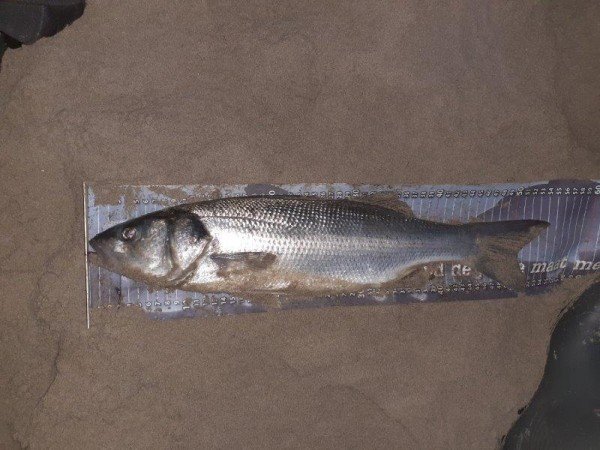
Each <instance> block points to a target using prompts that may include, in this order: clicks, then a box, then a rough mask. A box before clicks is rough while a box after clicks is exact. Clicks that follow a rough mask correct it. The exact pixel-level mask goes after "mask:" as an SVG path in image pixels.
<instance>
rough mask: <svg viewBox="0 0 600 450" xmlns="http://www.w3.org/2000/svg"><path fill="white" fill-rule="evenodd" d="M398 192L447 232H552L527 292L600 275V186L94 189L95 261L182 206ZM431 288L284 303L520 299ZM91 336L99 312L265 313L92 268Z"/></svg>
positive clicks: (443, 280)
mask: <svg viewBox="0 0 600 450" xmlns="http://www.w3.org/2000/svg"><path fill="white" fill-rule="evenodd" d="M377 192H386V193H389V192H394V193H396V194H397V195H398V197H399V198H400V199H401V200H403V201H405V202H406V203H407V204H408V205H409V206H410V207H411V208H412V210H413V212H414V215H415V216H416V217H417V218H419V219H425V220H431V221H436V222H445V223H468V222H473V221H477V222H496V221H504V220H520V219H537V220H544V221H546V222H549V223H550V226H549V227H548V228H547V229H546V230H545V231H544V232H542V233H541V234H540V235H539V236H538V237H537V238H536V239H534V240H533V241H531V242H530V243H529V244H527V245H526V246H525V247H524V248H523V249H521V251H520V253H519V264H520V267H521V270H522V271H523V272H525V274H526V275H527V283H526V286H527V287H526V291H525V293H526V294H528V295H534V294H538V293H541V292H544V291H546V290H547V289H548V288H549V287H550V286H551V285H553V284H556V283H559V282H560V281H561V280H563V279H565V278H576V277H580V276H583V275H586V274H589V273H597V272H600V248H599V245H600V242H599V238H600V182H597V181H583V180H581V181H572V180H568V181H567V180H558V181H547V182H536V183H528V184H520V185H519V184H514V183H511V184H493V185H472V186H454V185H437V186H435V185H421V186H405V185H396V186H388V185H359V186H357V185H349V184H343V183H335V184H290V185H270V184H248V185H226V186H225V185H223V186H214V185H152V186H132V185H124V186H111V185H103V184H86V185H84V201H85V204H84V210H85V231H86V233H85V240H86V244H85V245H86V255H87V252H88V251H90V250H91V249H90V248H88V238H89V237H93V236H94V235H96V234H97V233H100V232H101V231H103V230H105V229H107V228H110V227H112V226H113V225H116V224H118V223H121V222H124V221H126V220H129V219H132V218H135V217H138V216H141V215H144V214H147V213H150V212H153V211H157V210H160V209H163V208H167V207H170V206H174V205H177V204H182V203H192V202H197V201H203V200H208V199H214V198H220V197H234V196H247V195H303V196H312V197H320V198H350V199H352V198H359V197H361V196H364V195H368V194H372V193H377ZM427 269H428V270H430V273H431V274H432V279H431V280H430V281H429V282H428V283H427V284H426V285H424V286H407V287H405V288H397V289H393V290H390V291H386V292H379V291H371V290H366V291H362V292H349V293H348V294H346V295H338V296H335V297H324V298H316V299H302V300H289V299H286V298H285V297H282V298H281V300H280V303H281V306H282V308H283V309H291V308H306V307H320V306H333V305H336V306H350V305H365V304H385V303H407V302H435V301H449V300H488V299H493V298H506V297H511V296H516V294H515V293H514V292H512V291H510V290H508V289H506V288H504V287H503V286H502V285H501V284H500V283H498V282H496V281H494V280H491V279H489V278H487V277H485V276H483V275H481V274H479V273H475V272H474V271H473V270H471V269H470V268H469V267H467V266H465V265H463V264H461V263H460V262H446V263H439V264H435V265H432V266H431V267H427ZM86 277H87V283H86V286H87V306H88V308H87V310H88V326H89V317H90V311H92V310H94V309H96V308H113V307H137V308H142V309H143V310H144V311H146V312H148V313H149V314H150V315H151V316H152V317H155V318H163V319H168V318H175V317H190V316H214V315H223V314H228V315H230V314H245V313H254V312H263V311H264V310H265V309H264V308H263V307H261V306H260V305H255V304H253V303H252V301H251V299H245V298H239V297H235V296H232V295H228V294H206V295H205V294H200V293H195V292H186V291H180V290H155V289H152V288H150V287H148V286H146V285H144V284H142V283H139V282H136V281H133V280H131V279H128V278H126V277H124V276H121V275H119V274H115V273H112V272H109V271H108V270H106V269H103V268H99V267H96V266H93V265H90V264H88V263H87V261H86Z"/></svg>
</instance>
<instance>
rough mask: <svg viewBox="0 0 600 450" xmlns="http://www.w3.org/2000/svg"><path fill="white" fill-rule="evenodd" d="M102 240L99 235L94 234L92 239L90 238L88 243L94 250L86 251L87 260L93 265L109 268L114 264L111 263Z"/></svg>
mask: <svg viewBox="0 0 600 450" xmlns="http://www.w3.org/2000/svg"><path fill="white" fill-rule="evenodd" d="M102 242H103V239H102V238H101V236H100V235H97V236H94V237H93V238H92V239H90V241H89V244H90V247H92V249H94V251H88V253H87V258H88V261H89V262H90V263H92V264H93V265H95V266H97V267H103V268H105V269H108V270H111V268H112V267H113V266H114V264H111V259H112V258H110V255H109V252H106V251H105V248H104V246H103V245H102Z"/></svg>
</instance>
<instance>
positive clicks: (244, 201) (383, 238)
mask: <svg viewBox="0 0 600 450" xmlns="http://www.w3.org/2000/svg"><path fill="white" fill-rule="evenodd" d="M191 211H193V212H194V214H196V215H197V216H198V217H199V218H200V220H201V221H202V223H203V224H204V225H205V226H206V228H207V230H208V232H209V234H210V235H211V236H212V238H213V239H214V240H215V241H216V242H217V246H216V247H215V248H214V249H213V251H214V252H215V253H227V254H236V253H238V254H239V253H246V252H253V253H255V252H256V253H261V252H264V253H272V254H275V255H276V256H277V260H276V264H277V267H278V268H280V269H282V270H283V271H290V272H295V273H304V274H310V275H314V276H319V277H328V278H332V279H336V280H340V281H346V282H350V283H357V284H365V285H370V284H377V283H385V282H389V281H392V280H393V279H395V278H397V277H398V276H399V275H400V274H401V273H402V272H403V271H405V270H406V269H407V268H409V267H411V266H414V265H415V264H416V263H421V262H427V261H431V260H432V259H433V260H439V259H440V258H442V259H457V258H462V257H464V256H466V254H465V252H464V250H465V249H466V248H465V246H463V245H461V244H462V243H463V241H464V238H465V237H464V235H463V234H462V233H461V232H460V229H459V228H458V227H453V226H451V225H445V224H436V223H433V222H426V221H422V220H417V219H414V218H412V217H408V216H407V215H406V214H403V213H401V212H399V211H396V210H393V209H389V208H383V207H380V206H376V205H372V204H367V203H361V202H352V201H334V202H332V201H330V200H322V199H310V198H309V199H306V198H298V199H294V198H290V197H286V198H273V197H267V198H265V197H256V198H251V197H250V198H249V197H246V198H231V199H221V200H218V201H212V202H210V201H209V202H204V203H202V204H197V205H194V206H193V207H192V208H191ZM423 233H426V234H427V236H426V239H423V238H422V237H421V235H422V234H423ZM203 275H204V276H206V273H205V272H204V273H203Z"/></svg>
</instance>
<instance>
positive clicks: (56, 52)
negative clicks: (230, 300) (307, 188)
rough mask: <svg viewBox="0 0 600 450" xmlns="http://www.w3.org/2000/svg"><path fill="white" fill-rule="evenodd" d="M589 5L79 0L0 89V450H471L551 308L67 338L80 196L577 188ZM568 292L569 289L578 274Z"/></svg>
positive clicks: (6, 69) (489, 427) (586, 172)
mask: <svg viewBox="0 0 600 450" xmlns="http://www.w3.org/2000/svg"><path fill="white" fill-rule="evenodd" d="M599 19H600V8H599V7H598V5H597V4H595V2H578V1H575V2H569V5H564V4H559V3H558V2H553V1H530V2H520V3H517V2H508V3H507V2H496V3H482V2H476V1H467V2H450V3H447V4H445V5H444V6H442V5H439V4H436V5H433V4H432V5H427V4H424V3H423V2H417V1H414V2H409V1H407V2H400V3H389V4H374V3H372V2H353V3H351V4H342V3H339V2H338V3H325V2H322V1H318V2H317V1H315V2H308V1H303V2H270V3H268V2H264V1H260V2H244V3H239V4H237V3H227V2H220V1H217V2H207V3H201V2H182V1H173V2H159V1H154V0H153V1H143V2H142V1H137V0H132V1H129V2H117V1H113V0H104V1H102V2H100V1H97V0H92V1H90V2H89V4H88V7H87V10H86V12H85V14H84V16H83V17H82V18H81V19H80V20H78V21H77V22H75V23H74V24H73V25H72V26H71V27H69V28H67V29H66V30H64V31H63V32H61V33H60V34H58V35H57V36H55V37H54V38H51V39H43V40H41V41H39V42H38V43H36V44H35V45H33V46H29V47H24V48H22V49H19V50H11V51H8V52H7V54H6V55H5V57H4V60H3V66H2V71H1V72H0V115H1V120H0V205H1V206H2V214H0V293H1V294H0V307H1V308H2V314H1V315H0V359H1V360H2V364H1V365H0V448H8V449H11V448H19V447H20V446H23V447H29V448H32V449H36V448H199V447H201V448H206V447H219V448H265V447H273V448H281V447H291V448H332V447H337V448H339V447H345V448H364V447H370V448H410V449H412V448H427V449H448V448H456V449H459V448H460V449H470V448H472V449H485V448H494V447H495V446H497V445H498V442H499V440H500V438H501V437H502V435H503V434H505V433H506V432H507V430H508V428H509V426H510V424H511V423H512V422H513V421H514V420H515V419H516V417H517V411H518V409H519V408H521V407H522V406H524V405H525V404H526V403H527V401H528V400H529V398H530V397H531V395H532V393H533V392H534V391H535V388H536V387H537V383H538V381H539V378H540V376H541V374H542V371H543V365H544V362H545V358H546V348H547V344H548V339H549V336H550V332H551V330H552V326H553V324H554V323H555V322H556V318H557V316H558V314H559V311H560V310H561V308H562V307H563V306H564V305H565V304H567V303H569V302H570V301H571V300H572V299H574V298H575V297H576V295H577V294H578V293H579V292H580V291H581V290H582V288H583V287H584V286H585V285H586V284H587V280H583V281H579V282H570V283H566V284H565V285H564V286H561V287H558V288H556V289H555V290H554V291H553V292H552V293H551V294H550V295H544V296H538V297H530V298H518V299H512V300H501V301H486V302H462V303H459V302H457V303H449V304H434V305H432V304H429V305H409V306H380V307H356V308H331V309H322V310H308V311H292V312H285V313H283V312H282V313H277V314H270V315H256V316H238V317H223V318H216V319H198V320H181V321H171V322H158V321H150V320H148V319H146V318H145V317H144V316H143V315H141V314H139V313H137V312H135V311H129V310H119V311H115V310H113V311H96V312H95V313H94V315H93V326H92V328H91V329H90V330H86V328H85V291H84V265H83V254H82V243H83V225H82V208H83V198H82V188H81V186H82V183H83V181H99V182H115V183H198V184H204V183H248V182H273V183H278V182H286V183H294V182H335V181H342V182H349V183H391V184H397V183H471V182H482V183H483V182H486V183H487V182H505V181H533V180H545V179H556V178H597V177H598V176H599V174H600V170H599V169H600V159H599V154H600V148H599V147H600V139H599V137H600V136H599V133H600V131H599V130H600V127H599V126H598V125H599V122H600V120H599V119H600V111H599V110H598V107H597V106H598V91H599V89H600V79H599V77H598V76H597V74H598V73H599V71H600V55H599V54H598V53H599V48H600V46H599V45H598V43H599V41H600V32H599V31H598V27H597V26H596V24H597V23H598V20H599ZM589 281H591V280H589Z"/></svg>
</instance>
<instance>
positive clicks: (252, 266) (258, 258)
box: [210, 252, 277, 275]
mask: <svg viewBox="0 0 600 450" xmlns="http://www.w3.org/2000/svg"><path fill="white" fill-rule="evenodd" d="M210 258H211V259H212V260H213V261H215V262H216V263H217V265H218V266H219V272H221V275H230V274H233V273H239V272H244V271H261V270H266V269H268V268H270V267H271V266H272V265H273V263H274V262H275V261H276V260H277V256H276V255H274V254H273V253H266V252H241V253H216V254H214V255H211V256H210Z"/></svg>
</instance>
